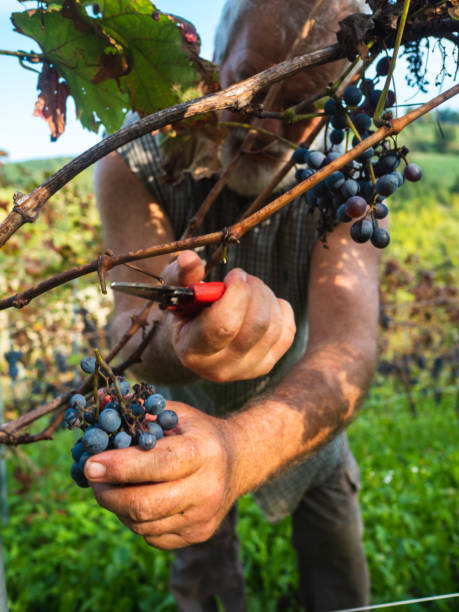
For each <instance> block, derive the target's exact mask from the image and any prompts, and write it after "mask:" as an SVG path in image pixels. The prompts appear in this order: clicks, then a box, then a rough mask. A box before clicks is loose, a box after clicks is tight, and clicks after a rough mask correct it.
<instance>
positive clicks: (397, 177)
mask: <svg viewBox="0 0 459 612" xmlns="http://www.w3.org/2000/svg"><path fill="white" fill-rule="evenodd" d="M387 176H392V177H393V178H394V179H395V180H396V181H397V187H401V186H402V185H403V183H404V182H405V179H404V178H403V174H402V173H401V172H391V173H390V174H388V175H387Z"/></svg>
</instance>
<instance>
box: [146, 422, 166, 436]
mask: <svg viewBox="0 0 459 612" xmlns="http://www.w3.org/2000/svg"><path fill="white" fill-rule="evenodd" d="M148 431H149V432H150V433H151V434H153V435H154V436H155V438H156V439H157V440H159V439H160V438H164V431H163V428H162V427H161V425H159V423H152V422H149V423H148Z"/></svg>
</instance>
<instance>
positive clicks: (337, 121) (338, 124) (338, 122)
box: [330, 113, 346, 130]
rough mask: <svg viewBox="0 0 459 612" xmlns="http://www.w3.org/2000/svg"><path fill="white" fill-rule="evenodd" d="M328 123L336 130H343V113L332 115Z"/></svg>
mask: <svg viewBox="0 0 459 612" xmlns="http://www.w3.org/2000/svg"><path fill="white" fill-rule="evenodd" d="M330 123H331V124H332V126H333V127H334V128H336V129H337V130H344V128H345V127H346V117H345V115H344V113H339V114H338V115H332V118H331V119H330Z"/></svg>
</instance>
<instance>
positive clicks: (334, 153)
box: [325, 151, 341, 164]
mask: <svg viewBox="0 0 459 612" xmlns="http://www.w3.org/2000/svg"><path fill="white" fill-rule="evenodd" d="M338 157H341V153H338V151H330V153H327V155H326V157H325V164H331V162H332V161H335V159H338Z"/></svg>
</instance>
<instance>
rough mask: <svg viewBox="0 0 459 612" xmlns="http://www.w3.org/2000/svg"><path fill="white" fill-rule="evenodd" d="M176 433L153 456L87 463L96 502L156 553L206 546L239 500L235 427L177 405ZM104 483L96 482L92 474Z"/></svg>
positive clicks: (107, 455)
mask: <svg viewBox="0 0 459 612" xmlns="http://www.w3.org/2000/svg"><path fill="white" fill-rule="evenodd" d="M168 408H171V409H172V410H174V411H175V412H177V414H178V416H179V426H178V428H177V429H176V430H174V433H177V434H178V435H174V434H172V435H171V434H168V435H166V436H165V437H163V438H161V439H159V440H158V441H157V444H156V446H155V448H154V450H153V451H149V452H145V451H143V450H142V449H140V448H138V447H130V448H126V449H123V450H110V451H108V452H104V453H99V454H97V455H96V456H93V457H91V458H90V459H88V461H87V462H86V465H85V474H86V477H87V478H88V480H89V481H90V483H91V485H92V486H93V489H94V494H95V497H96V499H97V501H98V503H99V504H100V505H101V506H103V507H104V508H106V509H107V510H110V511H111V512H113V513H115V514H116V515H117V516H118V518H119V519H120V521H121V522H122V523H124V524H125V525H126V526H127V527H129V529H131V530H132V531H133V532H134V533H136V534H138V535H141V536H143V538H144V539H145V541H146V542H147V543H148V544H150V545H151V546H155V547H157V548H163V549H174V548H181V547H183V546H187V545H189V544H191V543H195V542H202V541H205V540H207V539H208V538H209V537H210V536H211V535H212V534H213V532H214V531H215V530H216V529H217V527H218V525H219V524H220V522H221V521H222V519H223V518H224V516H225V514H226V513H227V512H228V510H229V509H230V507H231V505H232V504H233V503H234V501H235V500H236V499H237V497H238V496H239V495H240V494H241V491H239V490H238V486H237V483H239V482H240V481H241V479H240V477H238V475H237V473H238V470H239V467H238V464H237V461H236V457H237V450H236V448H235V441H236V440H237V436H235V435H234V433H233V430H232V428H233V427H234V426H233V425H231V422H230V421H225V420H222V419H216V418H214V417H211V416H209V415H206V414H204V413H202V412H200V411H199V410H196V409H194V408H192V407H191V406H187V405H186V404H182V403H179V402H168ZM97 471H99V476H96V475H94V476H93V475H92V473H93V472H94V473H95V474H97Z"/></svg>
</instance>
